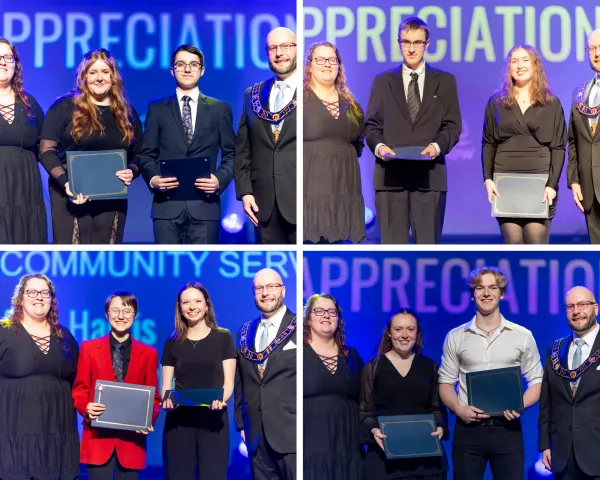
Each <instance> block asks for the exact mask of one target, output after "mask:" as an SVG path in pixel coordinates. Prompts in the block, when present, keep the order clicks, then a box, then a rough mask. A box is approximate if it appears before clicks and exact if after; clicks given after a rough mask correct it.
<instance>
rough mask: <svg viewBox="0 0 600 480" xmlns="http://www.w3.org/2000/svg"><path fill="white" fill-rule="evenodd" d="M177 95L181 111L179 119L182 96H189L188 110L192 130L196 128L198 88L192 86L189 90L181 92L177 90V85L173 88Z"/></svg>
mask: <svg viewBox="0 0 600 480" xmlns="http://www.w3.org/2000/svg"><path fill="white" fill-rule="evenodd" d="M175 93H176V95H177V101H178V102H179V111H180V112H181V119H182V120H183V97H185V96H188V97H190V99H191V100H190V110H191V111H192V132H193V131H194V130H195V129H196V115H197V113H198V98H199V97H200V89H199V88H198V87H196V88H194V89H193V90H191V91H189V92H183V91H181V90H179V87H178V88H177V89H176V90H175Z"/></svg>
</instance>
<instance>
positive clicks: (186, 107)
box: [181, 95, 194, 147]
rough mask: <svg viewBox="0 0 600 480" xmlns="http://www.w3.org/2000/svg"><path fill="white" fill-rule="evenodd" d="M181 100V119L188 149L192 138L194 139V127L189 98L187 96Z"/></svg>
mask: <svg viewBox="0 0 600 480" xmlns="http://www.w3.org/2000/svg"><path fill="white" fill-rule="evenodd" d="M182 100H183V111H182V112H181V114H182V119H183V130H184V131H185V136H186V139H187V146H188V147H189V146H190V145H191V144H192V138H194V125H193V123H192V109H191V107H190V100H191V98H190V97H188V96H187V95H186V96H185V97H183V98H182Z"/></svg>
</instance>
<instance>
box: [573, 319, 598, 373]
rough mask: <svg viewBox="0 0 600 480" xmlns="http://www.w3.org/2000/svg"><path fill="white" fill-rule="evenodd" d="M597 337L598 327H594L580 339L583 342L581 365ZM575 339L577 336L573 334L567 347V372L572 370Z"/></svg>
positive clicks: (590, 351)
mask: <svg viewBox="0 0 600 480" xmlns="http://www.w3.org/2000/svg"><path fill="white" fill-rule="evenodd" d="M597 336H598V325H596V327H595V328H594V329H593V330H592V331H591V332H588V333H587V334H586V335H585V336H584V337H581V338H583V340H584V341H585V343H584V344H583V345H582V346H581V363H583V362H585V361H586V360H587V359H588V357H589V356H590V354H591V353H592V347H593V346H594V342H595V341H596V337H597ZM576 338H578V337H577V335H575V334H574V333H573V338H572V339H571V345H569V353H568V355H567V364H568V365H567V366H568V367H569V370H573V357H574V356H575V349H576V348H577V345H575V339H576Z"/></svg>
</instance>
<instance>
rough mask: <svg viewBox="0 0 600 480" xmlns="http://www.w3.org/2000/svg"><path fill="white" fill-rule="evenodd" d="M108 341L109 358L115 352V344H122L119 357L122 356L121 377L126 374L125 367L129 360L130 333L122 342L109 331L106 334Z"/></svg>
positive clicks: (127, 365)
mask: <svg viewBox="0 0 600 480" xmlns="http://www.w3.org/2000/svg"><path fill="white" fill-rule="evenodd" d="M108 343H110V358H111V359H112V358H113V355H114V354H115V346H116V345H123V348H121V357H122V358H123V378H125V377H126V376H127V368H128V367H129V360H130V359H131V343H132V342H131V335H129V337H128V338H127V340H125V341H124V342H119V341H118V340H117V339H116V338H115V336H114V335H113V334H112V333H110V334H109V335H108Z"/></svg>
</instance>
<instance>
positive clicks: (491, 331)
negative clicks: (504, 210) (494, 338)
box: [478, 327, 498, 337]
mask: <svg viewBox="0 0 600 480" xmlns="http://www.w3.org/2000/svg"><path fill="white" fill-rule="evenodd" d="M478 328H479V330H481V331H482V332H485V334H486V335H487V336H488V337H489V336H490V335H491V334H492V333H493V332H494V331H495V330H497V329H498V327H494V328H492V329H491V330H490V331H488V330H484V329H483V328H481V327H478Z"/></svg>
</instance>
